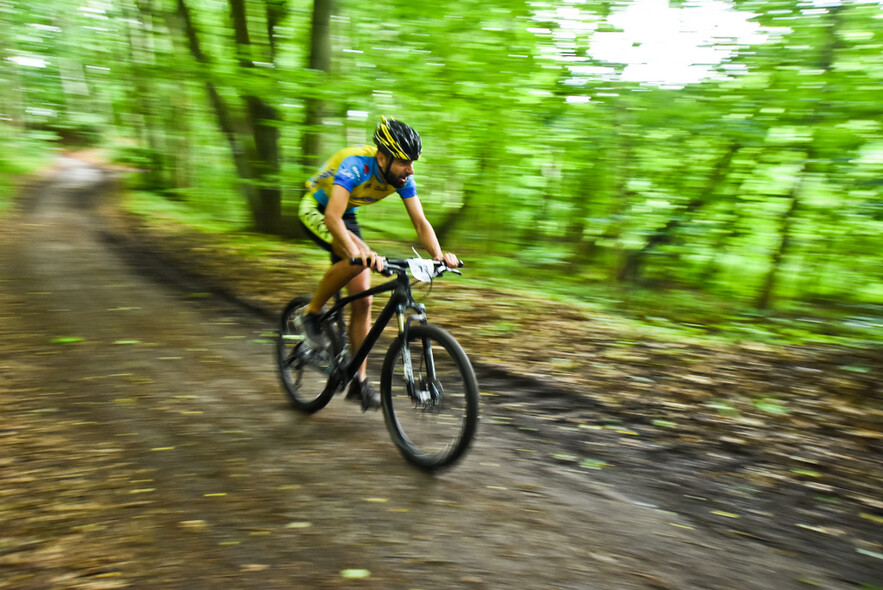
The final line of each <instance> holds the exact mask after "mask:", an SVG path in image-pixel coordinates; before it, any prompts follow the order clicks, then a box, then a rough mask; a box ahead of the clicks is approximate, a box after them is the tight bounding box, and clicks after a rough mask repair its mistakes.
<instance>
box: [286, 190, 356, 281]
mask: <svg viewBox="0 0 883 590" xmlns="http://www.w3.org/2000/svg"><path fill="white" fill-rule="evenodd" d="M297 217H298V219H299V220H300V223H301V225H302V226H303V228H304V229H305V230H306V232H307V235H308V236H309V237H310V239H311V240H313V241H314V242H316V244H318V246H319V247H320V248H322V249H323V250H325V251H327V252H329V253H331V263H332V264H334V263H335V262H340V261H341V260H343V258H341V257H340V256H338V255H337V254H335V253H334V248H333V247H332V246H331V243H332V241H333V239H334V238H333V237H332V235H331V232H330V231H329V230H328V226H326V225H325V207H324V206H323V205H321V204H320V203H319V202H318V201H316V199H314V198H313V197H312V195H309V194H307V195H304V196H303V198H302V199H301V200H300V207H299V209H298V214H297ZM343 224H344V225H345V226H346V228H347V229H348V230H349V231H351V232H353V233H354V234H356V236H357V237H358V238H359V239H362V230H361V229H360V228H359V222H358V221H356V213H355V211H351V212H348V213H344V214H343Z"/></svg>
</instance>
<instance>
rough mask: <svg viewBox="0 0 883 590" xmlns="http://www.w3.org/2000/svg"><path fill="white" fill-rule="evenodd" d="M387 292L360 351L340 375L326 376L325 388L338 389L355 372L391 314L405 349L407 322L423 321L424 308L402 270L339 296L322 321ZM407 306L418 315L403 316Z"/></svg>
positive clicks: (429, 361)
mask: <svg viewBox="0 0 883 590" xmlns="http://www.w3.org/2000/svg"><path fill="white" fill-rule="evenodd" d="M386 291H392V292H393V293H392V295H391V296H390V298H389V301H388V302H387V303H386V306H385V307H384V308H383V310H382V311H381V312H380V315H379V316H378V317H377V321H376V322H374V325H373V326H371V330H369V332H368V335H367V336H365V340H363V341H362V344H361V346H359V350H357V351H356V352H355V354H354V355H353V356H352V358H351V359H350V362H349V364H347V366H346V368H345V369H344V370H343V374H342V375H340V374H338V373H337V372H332V374H331V375H330V376H329V378H328V385H326V389H327V388H328V387H332V388H334V389H337V388H339V387H342V386H345V385H346V383H347V382H349V381H350V380H351V379H352V378H353V377H354V376H355V375H356V373H357V372H358V370H359V367H360V366H361V364H362V363H363V362H365V359H366V358H368V353H369V352H371V349H372V348H374V345H375V344H377V341H378V340H379V339H380V335H381V334H382V333H383V330H385V329H386V326H388V325H389V322H390V321H391V320H392V318H393V316H395V315H398V318H399V320H398V324H399V325H398V328H399V333H400V334H404V346H405V350H407V344H408V326H409V325H410V323H411V321H413V320H415V319H416V320H418V321H420V322H422V323H425V322H426V310H425V308H424V306H423V304H421V303H417V302H415V301H414V297H413V296H412V295H411V285H410V283H409V282H408V275H407V273H404V272H400V273H398V275H397V276H396V278H395V279H393V280H391V281H389V282H387V283H384V284H382V285H378V286H376V287H371V288H370V289H367V290H365V291H362V292H360V293H356V294H355V295H350V296H348V297H342V298H341V299H339V300H338V301H337V302H336V303H335V304H334V305H333V306H332V307H331V309H329V310H328V311H327V312H325V313H324V314H323V315H322V321H323V322H326V321H329V320H330V319H331V318H332V317H334V316H335V315H336V314H338V313H342V311H343V308H344V307H346V306H347V305H349V304H350V303H352V302H353V301H356V300H358V299H364V298H365V297H371V296H373V295H377V294H379V293H385V292H386ZM409 309H412V310H414V311H416V312H417V314H415V315H413V316H411V317H409V318H407V319H406V317H405V312H406V311H407V310H409ZM339 352H340V351H335V354H338V353H339ZM428 356H430V358H427V359H426V360H427V362H428V363H430V366H432V365H431V362H432V359H431V350H430V351H429V355H428ZM408 365H409V366H410V363H408ZM430 370H432V369H430ZM430 377H431V378H433V379H434V378H435V375H434V374H433V375H430ZM408 388H409V390H410V389H411V388H413V378H410V379H409V383H408ZM410 393H412V394H413V393H414V392H413V391H410Z"/></svg>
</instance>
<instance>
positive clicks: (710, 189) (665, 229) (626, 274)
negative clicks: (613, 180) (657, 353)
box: [619, 144, 740, 283]
mask: <svg viewBox="0 0 883 590" xmlns="http://www.w3.org/2000/svg"><path fill="white" fill-rule="evenodd" d="M739 148H740V146H739V145H737V144H730V145H729V146H728V147H727V150H726V152H725V153H724V155H723V157H722V158H721V159H720V160H718V162H717V164H716V165H715V167H714V170H712V173H711V176H710V177H709V178H708V181H707V182H706V183H705V190H703V191H702V192H700V193H699V194H696V195H694V196H693V198H692V199H690V200H689V201H688V202H687V204H686V205H685V206H684V208H683V209H682V210H681V211H680V212H679V213H678V214H677V215H676V216H674V217H672V218H670V219H669V220H668V222H666V224H665V225H664V226H662V227H661V228H659V229H658V230H656V231H655V232H654V233H653V234H652V235H651V236H650V237H649V238H648V239H647V242H646V243H645V244H644V246H643V247H642V248H641V249H640V250H634V251H631V252H629V253H628V254H627V255H626V257H625V263H624V264H623V265H622V268H621V269H620V271H619V280H620V281H628V282H632V283H635V282H638V281H639V280H640V278H641V271H642V269H643V265H644V262H645V261H646V259H647V256H648V255H649V254H650V253H651V252H652V251H653V250H654V249H656V248H657V247H658V246H662V245H665V244H670V243H671V242H672V241H673V239H674V235H675V230H677V229H678V228H679V227H680V226H681V225H682V224H683V223H684V222H685V221H689V220H690V218H691V216H692V214H693V213H694V212H695V211H696V210H697V209H699V207H701V206H702V205H704V204H705V203H706V202H707V200H708V199H709V198H710V197H711V196H712V195H714V193H715V192H716V191H717V190H718V185H719V184H720V183H721V182H723V180H724V179H725V178H726V176H727V172H729V169H730V162H732V160H733V156H734V155H736V152H738V151H739Z"/></svg>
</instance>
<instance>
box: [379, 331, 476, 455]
mask: <svg viewBox="0 0 883 590" xmlns="http://www.w3.org/2000/svg"><path fill="white" fill-rule="evenodd" d="M409 364H410V371H409V370H408V365H409ZM409 373H412V374H413V379H411V378H409ZM380 390H381V401H382V406H383V416H384V418H385V420H386V427H387V429H388V430H389V433H390V435H391V436H392V439H393V442H395V444H396V446H397V447H398V448H399V450H400V451H401V453H402V455H404V457H405V458H406V459H407V460H408V461H410V462H411V463H413V464H414V465H416V466H417V467H419V468H420V469H423V470H425V471H435V470H437V469H441V468H444V467H448V466H450V465H452V464H453V463H455V462H456V461H457V460H458V459H460V458H461V457H462V456H463V453H464V452H465V451H466V449H467V448H469V445H470V443H471V442H472V439H473V437H474V436H475V431H476V427H477V425H478V382H477V381H476V379H475V372H474V371H473V370H472V364H471V363H470V362H469V358H468V357H467V356H466V353H465V352H464V351H463V348H462V347H461V346H460V345H459V344H458V343H457V341H456V340H454V337H453V336H451V335H450V334H448V333H447V332H446V331H444V330H443V329H441V328H439V327H438V326H432V325H418V326H412V327H410V328H409V329H408V342H407V346H405V342H404V338H403V337H402V335H399V336H398V338H397V339H396V340H395V341H394V342H393V343H392V345H391V346H390V348H389V352H388V353H387V355H386V359H385V361H384V363H383V372H382V373H381V381H380Z"/></svg>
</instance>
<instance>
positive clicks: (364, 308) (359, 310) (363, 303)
mask: <svg viewBox="0 0 883 590" xmlns="http://www.w3.org/2000/svg"><path fill="white" fill-rule="evenodd" d="M371 299H372V298H371V297H364V298H362V299H356V300H355V301H353V302H352V303H351V305H352V308H353V314H355V315H360V316H364V315H367V314H368V313H370V312H371Z"/></svg>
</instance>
